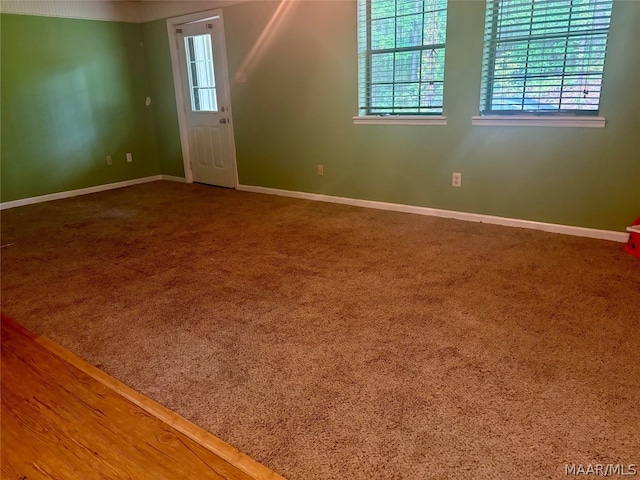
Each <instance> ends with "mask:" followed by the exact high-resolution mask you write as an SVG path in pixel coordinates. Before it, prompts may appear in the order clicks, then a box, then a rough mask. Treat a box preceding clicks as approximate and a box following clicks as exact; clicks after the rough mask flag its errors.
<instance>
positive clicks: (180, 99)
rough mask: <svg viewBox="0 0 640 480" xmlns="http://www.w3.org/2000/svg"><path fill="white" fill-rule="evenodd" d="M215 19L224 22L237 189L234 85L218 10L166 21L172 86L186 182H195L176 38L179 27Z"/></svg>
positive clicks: (233, 161)
mask: <svg viewBox="0 0 640 480" xmlns="http://www.w3.org/2000/svg"><path fill="white" fill-rule="evenodd" d="M212 17H219V18H220V22H221V25H220V26H221V31H222V58H221V59H220V60H221V61H222V63H223V64H224V66H225V70H226V72H225V74H226V75H227V85H228V88H227V95H228V98H225V99H224V101H225V105H228V112H229V113H228V115H227V116H228V118H229V134H230V135H231V140H232V142H231V148H230V154H231V163H232V164H233V174H234V180H235V185H234V187H233V188H238V184H239V182H238V164H237V162H236V141H235V135H234V132H233V108H232V106H231V82H230V81H229V64H228V63H227V45H226V42H225V34H224V18H223V16H222V9H220V8H217V9H215V10H207V11H204V12H198V13H191V14H189V15H182V16H180V17H174V18H168V19H167V35H168V36H169V53H170V54H171V70H172V74H173V87H174V91H175V94H176V108H177V114H178V127H179V129H180V145H181V146H182V162H183V166H184V177H185V180H186V183H193V170H192V169H191V152H190V151H189V133H188V128H187V114H186V105H187V103H186V100H185V98H184V93H183V92H184V89H183V85H182V75H181V73H180V69H181V68H182V64H181V62H180V55H179V53H178V42H177V36H176V28H177V27H178V26H179V25H184V24H185V23H193V22H198V21H203V20H206V19H209V18H212Z"/></svg>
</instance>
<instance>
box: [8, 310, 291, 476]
mask: <svg viewBox="0 0 640 480" xmlns="http://www.w3.org/2000/svg"><path fill="white" fill-rule="evenodd" d="M1 336H2V365H1V367H2V370H1V372H2V385H1V387H2V419H1V420H2V425H1V426H2V437H1V440H0V441H1V445H0V449H1V451H2V453H1V456H2V467H1V474H2V479H5V478H6V479H15V480H25V479H35V478H65V479H69V480H73V479H79V480H80V479H82V480H84V479H93V478H96V479H101V478H105V479H106V478H118V479H128V478H132V479H134V478H136V479H144V478H149V479H159V480H160V479H174V478H185V479H199V480H200V479H213V480H256V479H261V480H262V479H267V478H268V479H281V478H282V477H280V476H279V475H277V474H275V473H274V472H272V471H271V470H268V469H266V467H264V466H262V465H260V464H258V463H257V462H255V461H253V460H251V459H249V457H246V455H243V454H241V453H240V452H239V451H237V450H236V449H234V448H233V447H231V446H229V445H227V444H225V443H224V442H222V441H221V440H219V439H216V440H217V441H218V442H219V443H220V444H221V445H222V444H224V445H226V446H227V447H228V450H229V452H231V454H232V455H228V456H231V457H233V456H235V457H237V458H238V459H240V460H241V462H240V463H241V464H242V462H244V463H245V464H244V468H242V469H241V468H238V466H235V465H232V464H231V463H230V462H229V461H227V460H225V459H224V458H222V457H221V456H220V455H217V454H215V453H214V452H212V451H211V449H209V448H206V447H205V446H203V445H202V444H201V443H198V442H197V441H194V440H193V439H192V438H193V437H194V436H196V435H193V434H192V435H190V436H187V435H185V434H183V433H181V432H180V431H178V430H176V429H175V428H173V427H172V426H169V425H168V424H167V423H165V422H163V421H161V420H160V419H159V418H158V416H157V415H153V414H151V413H149V412H148V411H147V410H145V409H143V408H141V407H140V406H139V405H136V404H134V403H132V402H131V401H130V400H128V399H127V398H124V397H123V396H122V395H121V394H120V393H118V392H117V391H114V389H112V388H110V387H109V386H107V385H105V383H104V382H100V381H98V380H96V379H95V378H93V377H92V376H91V375H88V374H87V373H85V372H84V371H82V370H81V369H79V368H77V367H76V366H74V365H72V364H71V363H69V362H68V361H67V360H66V359H63V358H61V357H60V356H59V355H57V354H55V353H54V352H52V351H51V349H54V350H55V349H56V348H57V347H59V346H56V345H55V344H53V342H51V341H50V340H48V339H45V338H44V337H37V336H35V335H33V334H31V332H28V331H27V330H26V329H24V328H22V327H20V326H19V325H18V324H15V323H14V322H12V321H10V320H8V319H6V318H5V317H4V316H3V319H2V331H1ZM43 344H45V345H46V346H47V347H49V348H46V347H45V346H43ZM59 348H60V349H61V347H59ZM62 350H64V349H62ZM64 353H65V355H66V356H67V357H70V356H72V354H70V353H69V352H67V351H64ZM75 360H76V362H75V363H81V362H80V359H78V358H77V357H75ZM92 368H95V367H92ZM96 370H97V369H96ZM94 373H95V372H94ZM103 375H105V374H103ZM105 377H108V376H106V375H105ZM108 378H109V379H110V377H108ZM111 380H114V379H111ZM127 388H128V387H127ZM136 393H137V392H136ZM137 395H139V396H140V398H146V397H143V396H142V395H140V394H137ZM147 400H148V399H147ZM154 403H155V402H154ZM163 408H164V407H163ZM174 416H175V417H177V418H179V419H181V420H182V421H183V423H184V424H185V425H186V424H188V425H189V426H190V428H191V430H192V431H193V432H198V434H199V435H200V436H202V437H203V438H207V437H208V436H211V437H213V435H210V434H208V433H207V432H204V430H201V429H199V428H198V427H196V426H195V425H193V424H190V423H189V422H187V421H186V420H185V419H182V417H179V416H177V415H175V414H174ZM189 437H192V438H189ZM213 438H215V437H213ZM245 457H246V458H245ZM247 459H248V460H247ZM254 464H255V465H254ZM247 465H249V466H250V467H251V468H249V470H251V469H252V468H253V470H255V471H256V472H257V473H258V474H259V475H258V476H255V475H250V474H248V473H247V472H246V470H247ZM240 466H241V467H242V466H243V465H240Z"/></svg>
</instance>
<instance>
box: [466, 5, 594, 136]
mask: <svg viewBox="0 0 640 480" xmlns="http://www.w3.org/2000/svg"><path fill="white" fill-rule="evenodd" d="M497 1H498V0H494V1H493V2H492V1H490V0H487V2H486V8H487V19H488V18H489V9H490V8H494V9H497V8H498V4H497ZM493 13H494V15H495V14H496V12H495V11H494V12H493ZM487 28H488V27H487V25H485V38H484V48H485V55H484V58H483V72H482V75H483V76H484V75H489V72H488V71H486V70H485V68H484V67H485V61H487V59H486V55H487V52H488V49H489V48H490V46H489V43H490V42H491V41H493V37H492V34H495V32H492V34H489V32H487V31H486V29H487ZM603 77H604V74H603ZM482 80H483V81H482V84H483V88H482V90H481V93H480V94H481V95H486V94H487V92H486V91H485V89H484V86H485V84H486V82H488V81H489V80H488V79H487V78H484V77H483V79H482ZM600 100H601V97H599V102H600ZM494 112H495V111H494ZM598 112H599V110H598ZM471 123H472V125H477V126H515V127H521V126H533V127H586V128H604V127H605V125H606V119H605V118H604V117H602V116H599V115H579V114H576V113H572V112H566V111H562V110H560V111H557V112H548V113H545V114H539V115H536V114H532V113H530V114H526V112H523V114H505V115H500V114H495V113H493V112H492V113H489V114H484V115H483V114H481V115H477V116H473V117H472V118H471Z"/></svg>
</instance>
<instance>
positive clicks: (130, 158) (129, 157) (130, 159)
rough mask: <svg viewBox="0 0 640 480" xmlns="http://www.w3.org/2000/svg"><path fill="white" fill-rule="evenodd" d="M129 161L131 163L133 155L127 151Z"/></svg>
mask: <svg viewBox="0 0 640 480" xmlns="http://www.w3.org/2000/svg"><path fill="white" fill-rule="evenodd" d="M127 162H129V163H131V162H133V157H132V156H131V154H130V153H127Z"/></svg>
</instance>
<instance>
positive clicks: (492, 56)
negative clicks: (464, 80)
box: [480, 0, 612, 115]
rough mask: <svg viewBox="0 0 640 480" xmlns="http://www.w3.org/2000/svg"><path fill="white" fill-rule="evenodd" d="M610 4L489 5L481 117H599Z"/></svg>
mask: <svg viewBox="0 0 640 480" xmlns="http://www.w3.org/2000/svg"><path fill="white" fill-rule="evenodd" d="M611 7H612V0H487V11H486V21H485V36H484V53H483V67H482V87H481V88H482V92H481V103H480V114H481V115H504V114H528V115H531V114H551V115H553V114H573V115H580V114H583V115H598V109H599V105H600V91H601V85H602V76H603V71H604V61H605V52H606V48H607V37H608V33H609V23H610V18H611Z"/></svg>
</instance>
